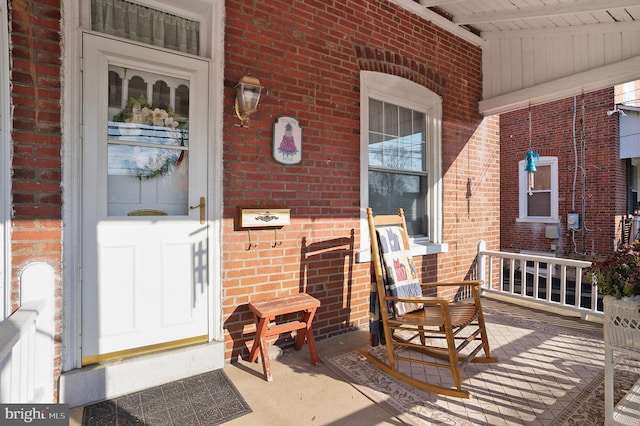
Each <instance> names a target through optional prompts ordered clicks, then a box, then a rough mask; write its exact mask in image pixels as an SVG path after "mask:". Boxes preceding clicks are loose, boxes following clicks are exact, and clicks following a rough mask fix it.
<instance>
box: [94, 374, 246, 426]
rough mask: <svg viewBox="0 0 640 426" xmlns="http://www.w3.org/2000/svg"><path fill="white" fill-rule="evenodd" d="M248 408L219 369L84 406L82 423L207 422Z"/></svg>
mask: <svg viewBox="0 0 640 426" xmlns="http://www.w3.org/2000/svg"><path fill="white" fill-rule="evenodd" d="M250 412H251V408H250V407H249V405H248V404H247V402H246V401H245V400H244V398H242V395H240V393H239V392H238V390H237V389H236V387H235V386H234V385H233V383H231V381H230V380H229V378H228V377H227V375H226V374H225V373H224V371H223V370H222V369H219V370H213V371H210V372H207V373H204V374H199V375H197V376H192V377H188V378H186V379H182V380H178V381H175V382H171V383H167V384H165V385H161V386H157V387H154V388H150V389H145V390H143V391H140V392H136V393H132V394H129V395H124V396H121V397H119V398H115V399H110V400H107V401H102V402H98V403H96V404H92V405H88V406H86V407H84V410H83V413H82V426H123V425H138V426H139V425H145V426H173V425H175V426H178V425H179V426H191V425H194V426H196V425H198V426H209V425H219V424H221V423H224V422H228V421H229V420H232V419H235V418H237V417H240V416H243V415H245V414H248V413H250Z"/></svg>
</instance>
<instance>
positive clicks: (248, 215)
mask: <svg viewBox="0 0 640 426" xmlns="http://www.w3.org/2000/svg"><path fill="white" fill-rule="evenodd" d="M290 222H291V209H280V208H275V209H271V208H262V207H254V208H240V227H241V228H249V229H247V232H248V233H249V250H250V249H251V248H253V247H256V246H257V245H258V244H257V243H252V242H251V228H273V233H274V238H275V240H274V243H273V245H272V247H276V246H278V245H280V244H282V241H280V240H278V228H280V227H282V226H284V225H289V223H290Z"/></svg>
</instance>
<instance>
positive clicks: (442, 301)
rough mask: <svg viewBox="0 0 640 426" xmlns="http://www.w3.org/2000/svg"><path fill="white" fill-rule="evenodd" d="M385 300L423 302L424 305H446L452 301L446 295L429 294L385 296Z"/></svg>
mask: <svg viewBox="0 0 640 426" xmlns="http://www.w3.org/2000/svg"><path fill="white" fill-rule="evenodd" d="M385 300H389V301H392V302H402V303H423V304H425V305H448V304H449V303H451V302H453V300H451V299H450V298H447V297H430V296H416V297H393V296H387V297H385Z"/></svg>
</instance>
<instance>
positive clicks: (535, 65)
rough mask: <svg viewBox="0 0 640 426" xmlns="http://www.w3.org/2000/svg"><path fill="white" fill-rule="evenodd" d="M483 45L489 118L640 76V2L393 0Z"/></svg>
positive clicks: (483, 109)
mask: <svg viewBox="0 0 640 426" xmlns="http://www.w3.org/2000/svg"><path fill="white" fill-rule="evenodd" d="M391 1H392V2H394V3H396V4H398V5H400V6H402V7H404V8H405V9H408V10H411V11H413V12H414V13H416V14H418V15H420V16H422V17H423V18H424V19H426V20H428V21H431V22H433V23H434V24H436V25H438V26H440V27H442V28H443V29H445V30H447V31H449V32H451V33H453V34H456V35H457V36H459V37H461V38H463V39H465V40H467V41H468V42H470V43H472V44H474V45H477V46H480V47H481V48H482V52H483V53H482V62H483V64H482V66H483V99H482V100H481V101H480V102H479V110H480V112H481V113H483V114H486V115H489V114H496V113H501V112H506V111H511V110H515V109H519V108H523V107H527V106H529V105H535V104H540V103H544V102H549V101H553V100H557V99H561V98H565V97H568V96H573V95H577V94H580V93H583V92H589V91H593V90H598V89H602V88H605V87H611V86H613V85H616V84H620V83H624V82H627V81H632V80H636V79H640V43H639V42H638V40H640V0H391Z"/></svg>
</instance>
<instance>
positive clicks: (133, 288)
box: [82, 33, 210, 365]
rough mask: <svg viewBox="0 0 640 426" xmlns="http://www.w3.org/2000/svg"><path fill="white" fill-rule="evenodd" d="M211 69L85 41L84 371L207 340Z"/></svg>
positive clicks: (189, 60) (102, 40) (91, 37)
mask: <svg viewBox="0 0 640 426" xmlns="http://www.w3.org/2000/svg"><path fill="white" fill-rule="evenodd" d="M208 67H209V63H208V62H207V61H206V60H201V59H198V58H194V57H192V56H188V55H182V54H179V53H168V52H167V51H166V50H157V49H154V48H150V47H143V46H140V45H137V44H134V43H127V42H123V41H116V40H114V39H111V38H108V37H104V36H98V35H95V34H90V33H85V34H84V35H83V97H82V98H83V99H82V102H83V131H82V133H83V140H82V143H83V179H82V208H83V215H82V220H83V223H82V225H83V228H82V235H83V238H82V243H83V246H82V255H83V260H82V363H83V364H85V365H86V364H92V363H95V362H99V361H103V360H108V359H114V358H121V357H123V356H126V355H129V354H136V353H141V352H145V351H149V350H157V349H162V348H166V347H172V346H179V345H184V344H189V343H194V342H197V341H206V340H207V337H208V315H207V313H208V300H209V297H208V294H209V289H210V286H209V271H208V264H207V257H208V250H209V242H208V239H207V235H208V230H207V221H206V218H207V214H206V209H207V202H206V201H207V200H206V199H205V197H206V194H207V141H208V135H207V129H208V124H207V119H208V116H209V114H208V91H209V87H208V75H209V71H208V69H209V68H208Z"/></svg>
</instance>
